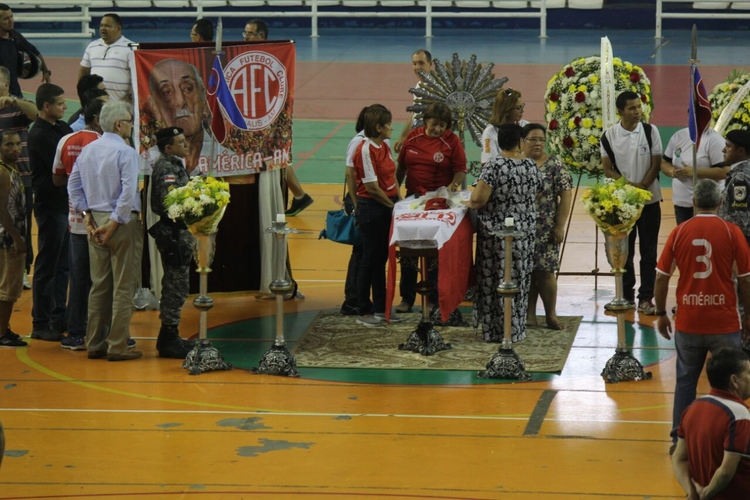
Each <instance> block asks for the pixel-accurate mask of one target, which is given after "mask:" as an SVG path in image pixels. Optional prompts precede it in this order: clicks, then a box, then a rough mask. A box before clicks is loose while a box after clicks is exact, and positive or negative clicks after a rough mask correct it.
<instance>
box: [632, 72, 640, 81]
mask: <svg viewBox="0 0 750 500" xmlns="http://www.w3.org/2000/svg"><path fill="white" fill-rule="evenodd" d="M630 81H631V82H633V83H638V82H640V81H641V75H639V74H638V72H637V71H633V72H632V73H630Z"/></svg>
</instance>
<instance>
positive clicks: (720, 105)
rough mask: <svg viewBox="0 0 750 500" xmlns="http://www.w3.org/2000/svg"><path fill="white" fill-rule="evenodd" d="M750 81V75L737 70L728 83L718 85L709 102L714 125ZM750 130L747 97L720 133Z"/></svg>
mask: <svg viewBox="0 0 750 500" xmlns="http://www.w3.org/2000/svg"><path fill="white" fill-rule="evenodd" d="M748 81H750V73H748V72H746V71H743V70H737V71H733V72H732V73H731V74H730V75H729V77H728V78H727V80H726V81H724V82H722V83H720V84H718V85H717V86H715V87H714V88H713V90H712V91H711V94H709V96H708V102H709V103H710V104H711V110H712V111H711V114H712V116H711V117H712V118H713V122H714V124H715V123H716V121H717V120H718V119H719V116H720V115H721V112H722V111H724V108H725V107H726V106H727V105H728V104H729V103H730V102H731V100H732V98H733V97H734V95H735V94H736V93H737V92H738V91H739V90H740V89H741V88H742V87H743V86H744V85H745V84H746V83H747V82H748ZM748 129H750V95H749V96H747V97H745V99H744V100H743V101H742V103H741V104H740V106H739V107H738V108H737V110H736V111H735V112H734V114H733V115H732V117H731V118H730V119H729V121H728V122H727V125H726V128H725V129H724V130H720V131H719V132H721V133H722V135H723V134H725V133H726V132H729V131H730V130H748Z"/></svg>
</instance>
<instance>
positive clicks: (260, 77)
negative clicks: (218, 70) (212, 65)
mask: <svg viewBox="0 0 750 500" xmlns="http://www.w3.org/2000/svg"><path fill="white" fill-rule="evenodd" d="M224 76H225V78H226V80H227V84H228V86H229V89H230V91H231V92H232V95H233V96H234V97H235V101H236V102H237V106H238V107H239V110H240V113H242V116H243V117H244V119H245V124H246V126H247V129H248V130H262V129H264V128H266V127H267V126H268V125H270V124H271V123H273V121H274V120H275V119H276V118H277V117H278V116H279V114H280V113H281V111H282V109H283V108H284V103H286V99H287V96H288V94H289V88H288V85H289V83H288V82H289V79H288V77H287V70H286V67H285V66H284V64H282V62H281V61H279V60H278V59H277V58H276V57H275V56H274V55H273V54H269V53H267V52H261V51H251V52H245V53H243V54H241V55H239V56H237V57H235V58H234V59H232V60H231V61H229V63H228V64H227V65H226V67H225V68H224Z"/></svg>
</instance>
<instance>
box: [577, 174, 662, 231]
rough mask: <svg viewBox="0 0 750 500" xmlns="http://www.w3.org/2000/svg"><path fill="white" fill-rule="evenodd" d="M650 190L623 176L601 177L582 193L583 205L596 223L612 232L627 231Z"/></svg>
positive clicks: (631, 226) (648, 195)
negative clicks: (615, 177) (599, 180)
mask: <svg viewBox="0 0 750 500" xmlns="http://www.w3.org/2000/svg"><path fill="white" fill-rule="evenodd" d="M650 199H651V192H650V191H647V190H645V189H640V188H637V187H635V186H632V185H630V184H628V181H627V179H625V177H620V178H619V179H617V180H614V179H604V180H603V182H601V183H599V182H597V183H596V185H594V186H593V187H592V188H590V189H587V190H586V192H584V193H583V200H582V201H583V206H584V207H585V208H586V211H587V212H588V214H589V215H590V216H591V217H592V218H593V219H594V222H596V225H597V226H599V228H600V229H601V230H602V231H604V232H608V233H610V234H612V235H616V234H618V233H625V232H629V231H630V230H631V229H632V228H633V226H634V225H635V222H636V221H637V220H638V218H639V217H640V216H641V211H642V210H643V205H644V204H645V203H646V202H647V201H648V200H650Z"/></svg>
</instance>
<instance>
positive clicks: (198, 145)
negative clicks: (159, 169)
mask: <svg viewBox="0 0 750 500" xmlns="http://www.w3.org/2000/svg"><path fill="white" fill-rule="evenodd" d="M224 50H225V52H224V54H222V56H221V59H220V61H218V62H219V63H220V64H217V61H216V56H215V54H214V49H213V48H205V47H204V48H197V47H189V48H188V47H185V48H174V49H158V50H136V51H135V52H134V55H135V81H134V82H133V89H134V101H135V107H136V109H135V116H136V121H137V123H136V126H137V130H138V131H139V133H138V134H137V136H136V138H135V141H136V145H135V146H136V149H137V150H138V152H139V154H140V156H141V168H142V170H143V172H144V173H146V174H149V173H150V172H151V164H152V163H153V161H155V160H156V158H158V156H159V151H158V148H157V147H156V132H157V131H158V130H159V129H161V128H164V127H180V128H182V129H183V131H184V134H185V137H186V138H187V140H188V142H189V144H190V152H189V154H188V156H187V158H186V163H187V166H188V172H191V171H193V170H194V169H195V168H196V167H198V168H200V171H201V172H202V173H211V175H215V176H218V177H223V176H230V175H246V174H255V173H258V172H267V171H271V170H277V169H280V168H286V167H287V165H288V164H289V163H290V162H291V155H292V110H293V104H294V67H295V49H294V44H293V43H292V42H283V43H278V42H275V43H268V44H265V43H255V44H248V45H235V46H229V47H225V48H224ZM214 67H215V68H223V71H220V72H219V71H214V72H213V75H212V68H214ZM222 78H223V80H222ZM232 101H233V102H232ZM219 104H220V105H219ZM212 109H213V110H214V112H215V113H219V114H220V115H221V116H218V117H217V116H212ZM212 158H213V160H212Z"/></svg>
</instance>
